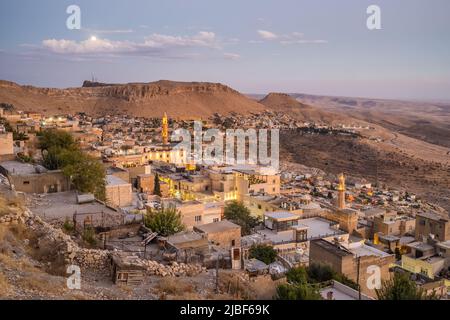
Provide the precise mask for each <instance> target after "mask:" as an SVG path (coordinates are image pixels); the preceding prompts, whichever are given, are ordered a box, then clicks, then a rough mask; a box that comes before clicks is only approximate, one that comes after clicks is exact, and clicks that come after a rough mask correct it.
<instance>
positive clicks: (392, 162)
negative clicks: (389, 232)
mask: <svg viewBox="0 0 450 320" xmlns="http://www.w3.org/2000/svg"><path fill="white" fill-rule="evenodd" d="M280 141H281V154H282V155H283V160H284V161H289V162H293V163H299V164H303V165H306V166H308V167H315V168H319V169H321V170H323V171H325V172H330V173H334V174H338V173H339V172H345V173H347V174H351V175H353V176H357V177H361V178H365V179H367V180H368V181H370V182H372V183H375V182H376V179H377V176H378V179H379V180H378V181H379V182H380V183H383V184H386V185H387V186H388V187H396V188H400V189H403V190H407V191H410V192H413V193H416V194H418V195H419V196H420V197H422V198H423V199H425V200H427V201H430V202H432V203H436V204H438V205H440V206H442V207H443V208H445V209H446V210H450V188H449V186H450V166H449V163H448V162H447V163H446V162H444V161H438V158H439V157H438V156H435V157H433V158H428V159H427V158H426V157H425V156H422V157H421V156H420V155H417V154H413V153H411V152H410V151H409V150H408V149H406V148H403V147H397V146H394V145H391V144H390V143H389V142H387V143H374V142H373V141H371V140H368V139H364V138H363V139H361V138H353V137H346V136H333V135H311V134H302V133H299V132H295V131H286V132H282V133H281V135H280ZM417 142H418V140H417ZM423 144H424V145H425V144H426V143H423ZM420 146H421V145H419V147H420ZM434 159H435V160H434Z"/></svg>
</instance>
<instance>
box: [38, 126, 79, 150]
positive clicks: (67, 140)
mask: <svg viewBox="0 0 450 320" xmlns="http://www.w3.org/2000/svg"><path fill="white" fill-rule="evenodd" d="M52 147H57V148H60V149H72V150H73V149H78V144H77V143H76V141H75V139H74V138H73V136H72V135H71V134H70V133H69V132H66V131H61V130H45V131H42V132H41V133H40V137H39V149H41V150H49V149H50V148H52Z"/></svg>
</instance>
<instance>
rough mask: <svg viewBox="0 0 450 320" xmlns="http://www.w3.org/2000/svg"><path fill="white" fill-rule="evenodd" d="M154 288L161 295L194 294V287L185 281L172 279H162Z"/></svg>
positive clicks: (178, 295)
mask: <svg viewBox="0 0 450 320" xmlns="http://www.w3.org/2000/svg"><path fill="white" fill-rule="evenodd" d="M156 288H157V289H158V290H159V292H160V293H161V294H166V295H173V296H177V297H180V296H184V295H186V294H192V293H193V292H194V286H193V285H192V284H190V283H187V282H186V281H185V280H182V279H180V278H174V277H167V278H162V279H161V280H160V281H159V283H158V285H157V286H156Z"/></svg>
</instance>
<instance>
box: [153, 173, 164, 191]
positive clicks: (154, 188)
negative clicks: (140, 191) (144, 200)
mask: <svg viewBox="0 0 450 320" xmlns="http://www.w3.org/2000/svg"><path fill="white" fill-rule="evenodd" d="M153 194H155V195H157V196H160V197H161V196H162V194H161V185H160V183H159V175H158V173H156V174H155V186H154V187H153Z"/></svg>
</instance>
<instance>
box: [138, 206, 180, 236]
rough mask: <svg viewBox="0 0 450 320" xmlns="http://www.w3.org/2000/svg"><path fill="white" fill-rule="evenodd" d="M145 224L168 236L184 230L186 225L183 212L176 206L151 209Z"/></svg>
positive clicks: (154, 230)
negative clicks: (182, 217)
mask: <svg viewBox="0 0 450 320" xmlns="http://www.w3.org/2000/svg"><path fill="white" fill-rule="evenodd" d="M144 223H145V226H146V227H148V228H150V229H151V230H152V231H153V232H156V233H158V234H159V235H161V236H164V237H167V236H170V235H172V234H175V233H177V232H180V231H183V230H184V229H185V226H184V224H183V222H182V219H181V214H180V213H179V212H178V211H177V209H176V208H175V207H169V208H164V207H163V208H161V209H160V210H151V209H149V210H148V212H147V214H146V216H145V219H144Z"/></svg>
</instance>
